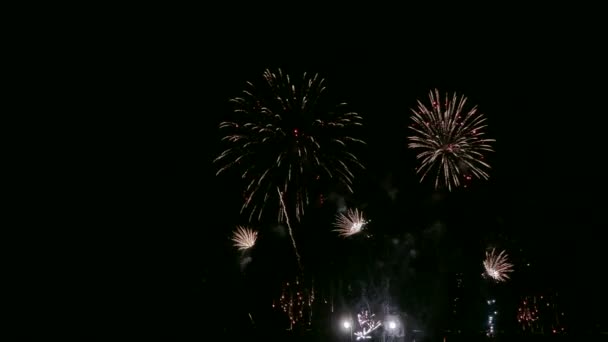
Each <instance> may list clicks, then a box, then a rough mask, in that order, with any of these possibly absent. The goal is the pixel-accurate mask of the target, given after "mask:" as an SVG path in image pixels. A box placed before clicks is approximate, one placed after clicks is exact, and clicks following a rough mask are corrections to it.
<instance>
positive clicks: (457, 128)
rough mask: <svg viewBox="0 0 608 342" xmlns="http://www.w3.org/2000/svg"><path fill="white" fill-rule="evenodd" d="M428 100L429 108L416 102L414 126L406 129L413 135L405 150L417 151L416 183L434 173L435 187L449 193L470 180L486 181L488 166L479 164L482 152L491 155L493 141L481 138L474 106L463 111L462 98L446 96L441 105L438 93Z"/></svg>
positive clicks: (481, 126) (481, 118)
mask: <svg viewBox="0 0 608 342" xmlns="http://www.w3.org/2000/svg"><path fill="white" fill-rule="evenodd" d="M429 98H430V101H431V107H430V108H429V107H427V106H425V105H424V104H422V103H421V102H420V101H418V108H417V109H412V113H413V115H412V120H413V121H414V123H413V124H412V125H410V126H409V128H410V129H411V130H412V131H414V135H413V136H410V137H408V139H409V144H408V147H409V148H411V149H417V150H419V151H420V152H419V153H418V154H417V155H416V158H417V159H419V160H420V161H421V166H420V167H418V168H417V173H418V174H421V178H420V181H423V180H424V178H425V177H426V176H427V175H428V174H429V172H431V173H433V172H432V170H435V171H434V173H435V188H436V189H437V188H440V187H443V186H445V187H447V188H448V190H449V191H451V190H452V188H455V187H459V186H460V185H461V184H462V182H463V180H465V181H468V180H471V179H472V177H476V178H483V179H488V178H489V175H488V173H487V172H486V170H487V169H489V168H490V165H488V164H487V163H486V162H484V161H483V159H484V156H483V152H493V149H492V146H491V145H490V143H491V142H493V141H495V140H494V139H485V138H484V137H483V136H484V130H485V128H486V125H485V118H484V116H483V115H482V114H481V113H478V112H477V107H473V108H472V109H471V110H469V111H468V112H463V109H464V105H465V103H466V100H467V99H466V97H464V96H461V97H457V96H456V94H454V95H453V97H452V99H451V100H450V99H449V98H448V96H447V95H446V97H445V100H444V102H443V105H442V102H441V98H440V96H439V91H438V90H435V91H434V92H433V91H431V92H429Z"/></svg>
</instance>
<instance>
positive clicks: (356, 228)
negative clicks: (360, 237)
mask: <svg viewBox="0 0 608 342" xmlns="http://www.w3.org/2000/svg"><path fill="white" fill-rule="evenodd" d="M368 222H369V221H366V220H365V217H364V216H363V212H361V211H359V210H358V209H354V210H353V209H348V210H347V211H346V213H339V214H338V215H337V219H336V222H335V223H334V226H336V229H334V231H336V232H338V233H339V234H340V236H342V237H345V238H346V237H349V236H353V235H355V234H357V233H360V232H361V231H362V230H363V228H365V225H366V224H367V223H368Z"/></svg>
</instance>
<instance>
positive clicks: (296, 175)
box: [215, 69, 364, 221]
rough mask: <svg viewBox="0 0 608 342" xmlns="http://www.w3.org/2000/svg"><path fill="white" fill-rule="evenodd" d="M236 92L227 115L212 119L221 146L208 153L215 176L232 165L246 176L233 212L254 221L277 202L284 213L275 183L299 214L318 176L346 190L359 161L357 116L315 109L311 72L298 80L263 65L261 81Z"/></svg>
mask: <svg viewBox="0 0 608 342" xmlns="http://www.w3.org/2000/svg"><path fill="white" fill-rule="evenodd" d="M247 86H248V87H247V89H246V90H245V91H243V95H242V96H240V97H236V98H234V99H232V100H231V102H232V103H234V105H235V113H234V114H235V118H234V119H233V121H226V122H222V123H221V124H220V129H221V130H223V131H225V132H226V134H225V136H224V138H223V139H222V140H223V141H224V142H226V143H227V144H228V148H227V149H226V150H225V151H223V152H222V153H221V154H220V155H219V156H218V157H217V158H216V159H215V163H218V164H219V171H218V172H217V174H221V173H223V172H225V171H227V170H230V169H237V170H240V176H241V177H242V178H243V179H244V180H245V182H246V184H247V185H246V188H245V191H244V194H243V195H244V198H245V202H244V204H243V207H242V210H241V212H245V211H249V220H250V221H251V220H253V218H254V217H256V216H257V219H261V216H262V213H263V212H264V210H265V209H264V208H268V207H272V210H275V209H277V208H278V210H277V211H278V215H279V221H281V220H282V217H283V216H284V214H285V213H284V211H283V209H282V208H280V207H281V206H280V204H279V201H280V199H278V198H277V194H276V191H275V189H276V188H277V187H279V188H280V189H281V191H280V192H281V193H283V194H284V197H285V198H283V200H284V201H285V202H287V203H286V204H287V206H288V208H289V209H290V210H293V211H294V213H291V212H290V215H291V214H293V215H295V218H296V219H297V220H300V218H301V216H302V215H303V213H304V209H305V207H306V206H307V205H308V204H309V203H310V202H311V201H312V200H313V199H314V198H316V197H314V196H312V195H311V194H310V193H309V192H311V191H312V189H315V186H317V184H319V183H318V182H319V180H321V179H325V178H327V179H332V180H334V181H337V182H338V183H340V184H343V185H345V186H346V188H347V189H348V190H349V191H351V192H352V188H351V184H352V182H353V179H354V174H353V172H352V169H353V167H360V168H362V165H361V164H360V163H359V161H358V159H357V157H356V156H355V154H353V153H352V152H351V151H350V147H351V146H352V145H353V144H358V143H364V142H363V141H362V140H359V139H356V138H354V137H353V136H351V129H352V128H354V127H356V126H360V125H362V123H361V121H362V119H361V117H360V116H359V115H358V114H357V113H354V112H349V111H345V110H344V108H345V104H341V105H339V106H338V107H337V109H336V110H335V111H333V112H331V111H324V110H323V103H322V102H323V100H324V97H323V95H324V93H325V81H324V80H323V79H322V78H321V77H319V75H317V74H314V75H310V74H306V73H305V74H304V77H303V78H302V79H301V80H297V79H295V80H294V79H293V78H291V77H290V76H289V75H287V74H285V73H283V72H282V71H281V70H280V69H279V70H278V71H277V72H272V71H270V70H266V71H265V72H264V74H263V82H260V83H259V84H255V85H254V83H250V82H248V83H247Z"/></svg>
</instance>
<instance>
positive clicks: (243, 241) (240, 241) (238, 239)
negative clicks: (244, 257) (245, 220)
mask: <svg viewBox="0 0 608 342" xmlns="http://www.w3.org/2000/svg"><path fill="white" fill-rule="evenodd" d="M257 238H258V232H256V231H254V230H253V229H251V228H247V227H242V226H238V227H236V230H235V231H234V233H232V241H233V242H234V247H236V248H237V249H239V250H241V251H244V250H247V249H249V248H251V247H253V245H255V241H256V240H257Z"/></svg>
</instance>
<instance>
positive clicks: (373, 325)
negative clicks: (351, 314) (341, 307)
mask: <svg viewBox="0 0 608 342" xmlns="http://www.w3.org/2000/svg"><path fill="white" fill-rule="evenodd" d="M375 316H376V315H374V314H373V313H370V312H369V311H367V310H364V311H363V312H361V313H359V314H358V315H357V320H358V321H359V327H361V330H359V331H356V332H355V334H354V335H355V336H356V337H357V340H367V339H371V338H372V337H371V336H370V334H371V333H372V332H373V331H374V330H376V329H378V328H379V327H380V326H381V325H382V322H380V321H379V320H377V319H376V318H375Z"/></svg>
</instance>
